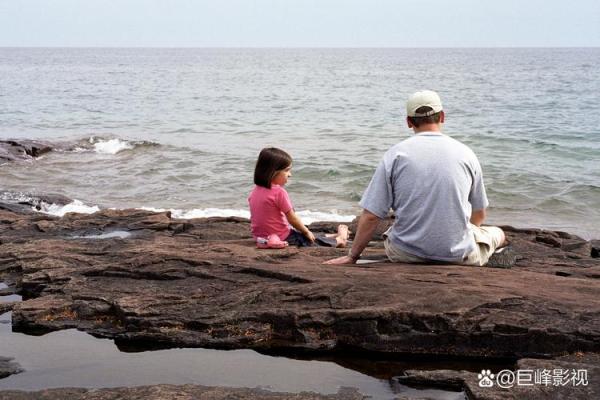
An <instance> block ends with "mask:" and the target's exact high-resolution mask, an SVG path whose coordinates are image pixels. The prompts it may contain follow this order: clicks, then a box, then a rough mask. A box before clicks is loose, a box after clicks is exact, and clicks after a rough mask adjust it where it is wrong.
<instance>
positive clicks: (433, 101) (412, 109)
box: [406, 90, 443, 117]
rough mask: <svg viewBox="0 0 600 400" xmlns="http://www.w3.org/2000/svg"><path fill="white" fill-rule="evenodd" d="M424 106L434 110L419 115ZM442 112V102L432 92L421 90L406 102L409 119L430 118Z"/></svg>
mask: <svg viewBox="0 0 600 400" xmlns="http://www.w3.org/2000/svg"><path fill="white" fill-rule="evenodd" d="M424 106H427V107H431V108H432V110H431V111H428V112H426V113H417V110H418V109H419V108H421V107H424ZM442 110H443V108H442V100H440V96H438V94H437V93H436V92H434V91H432V90H421V91H418V92H416V93H413V94H412V95H411V96H410V97H409V98H408V101H407V102H406V115H408V116H409V117H429V116H430V115H433V114H435V113H439V112H440V111H442Z"/></svg>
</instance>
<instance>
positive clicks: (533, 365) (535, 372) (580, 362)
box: [392, 353, 600, 400]
mask: <svg viewBox="0 0 600 400" xmlns="http://www.w3.org/2000/svg"><path fill="white" fill-rule="evenodd" d="M519 371H520V372H519ZM581 371H585V372H581ZM482 373H483V371H482ZM492 373H493V376H492V375H489V376H488V377H489V378H490V379H489V381H488V383H490V384H491V386H483V385H480V383H481V382H482V379H481V377H480V375H479V374H478V373H473V372H468V371H452V370H436V371H418V370H409V371H406V372H405V375H404V376H399V377H395V378H393V380H392V381H393V382H394V383H400V384H403V385H409V386H412V385H417V386H418V385H425V386H431V387H439V388H445V389H454V390H461V389H464V390H465V391H466V393H467V395H468V396H469V399H473V400H505V399H509V400H510V399H514V400H521V399H528V400H538V399H539V400H542V399H572V400H588V399H598V398H600V381H599V380H598V379H595V378H594V377H596V376H598V374H600V357H599V355H598V354H594V353H591V354H581V353H580V354H579V355H569V356H566V357H560V358H558V359H554V360H541V359H521V360H519V361H518V362H517V364H516V365H515V368H514V369H513V370H509V371H506V370H505V371H503V372H500V371H492ZM499 375H501V376H503V377H505V378H502V379H501V378H499ZM506 377H509V378H506ZM503 379H506V380H503ZM511 381H512V383H510V382H511ZM499 382H500V383H501V384H499ZM518 383H519V384H518Z"/></svg>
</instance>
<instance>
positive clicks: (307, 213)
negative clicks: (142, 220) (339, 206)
mask: <svg viewBox="0 0 600 400" xmlns="http://www.w3.org/2000/svg"><path fill="white" fill-rule="evenodd" d="M140 209H141V210H145V211H152V212H165V211H170V212H171V217H173V218H180V219H192V218H209V217H241V218H248V219H249V218H250V212H249V211H248V210H244V209H230V208H195V209H193V210H177V209H173V208H171V209H165V208H154V207H142V208H140ZM296 215H298V217H300V219H301V220H302V223H304V224H305V225H309V224H312V223H313V222H317V221H333V222H352V220H353V219H354V218H355V217H356V216H355V215H342V214H338V213H337V212H335V211H334V212H331V213H326V212H320V211H311V210H304V211H298V212H296Z"/></svg>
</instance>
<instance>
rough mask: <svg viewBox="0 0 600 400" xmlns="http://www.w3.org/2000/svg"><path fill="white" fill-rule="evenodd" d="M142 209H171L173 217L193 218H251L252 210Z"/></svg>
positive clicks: (157, 209) (153, 209)
mask: <svg viewBox="0 0 600 400" xmlns="http://www.w3.org/2000/svg"><path fill="white" fill-rule="evenodd" d="M140 209H141V210H145V211H152V212H165V211H170V212H171V217H173V218H180V219H192V218H209V217H240V218H250V212H249V211H248V210H241V209H237V210H236V209H230V208H195V209H193V210H177V209H174V208H171V209H164V208H154V207H141V208H140Z"/></svg>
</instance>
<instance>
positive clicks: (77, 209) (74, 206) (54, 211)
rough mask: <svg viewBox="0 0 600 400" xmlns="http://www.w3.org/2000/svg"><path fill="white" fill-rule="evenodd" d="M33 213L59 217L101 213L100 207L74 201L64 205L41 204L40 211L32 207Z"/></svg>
mask: <svg viewBox="0 0 600 400" xmlns="http://www.w3.org/2000/svg"><path fill="white" fill-rule="evenodd" d="M32 209H33V211H38V212H41V213H43V214H49V215H54V216H57V217H62V216H64V215H65V214H66V213H71V212H72V213H79V214H93V213H95V212H98V211H100V207H98V206H88V205H86V204H83V203H82V202H81V201H79V200H73V201H72V202H71V203H69V204H66V205H62V204H54V203H52V204H48V203H46V202H41V203H40V205H39V209H38V208H37V207H32Z"/></svg>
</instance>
